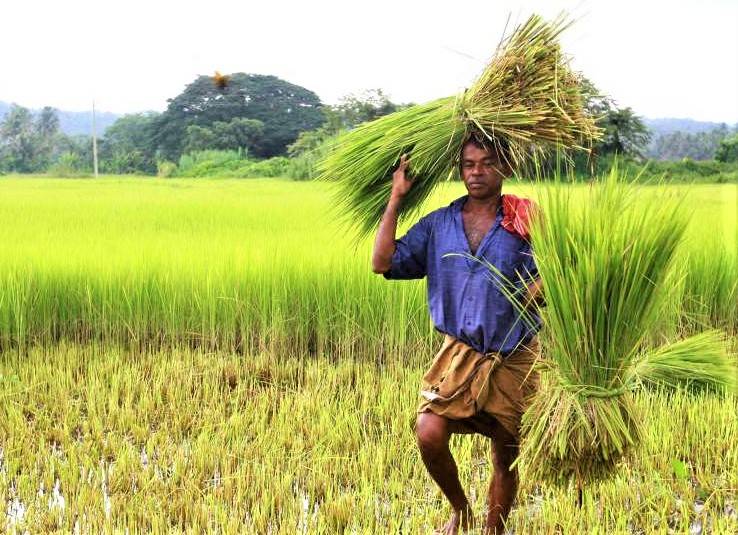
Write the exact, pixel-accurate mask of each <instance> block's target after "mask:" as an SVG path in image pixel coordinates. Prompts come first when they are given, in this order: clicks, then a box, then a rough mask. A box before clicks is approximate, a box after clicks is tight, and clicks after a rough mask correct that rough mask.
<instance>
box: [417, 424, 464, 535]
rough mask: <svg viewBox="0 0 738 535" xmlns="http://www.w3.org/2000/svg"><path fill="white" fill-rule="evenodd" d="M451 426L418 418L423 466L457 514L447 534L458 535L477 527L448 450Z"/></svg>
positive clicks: (448, 526) (446, 530)
mask: <svg viewBox="0 0 738 535" xmlns="http://www.w3.org/2000/svg"><path fill="white" fill-rule="evenodd" d="M451 433H452V425H451V422H450V421H449V420H448V419H447V418H444V417H443V416H438V415H437V414H434V413H432V412H423V413H420V414H418V419H417V421H416V423H415V435H416V438H417V441H418V447H419V448H420V455H421V457H422V458H423V463H424V464H425V467H426V468H427V469H428V472H429V473H430V475H431V477H432V478H433V480H434V481H435V482H436V483H437V484H438V486H439V487H440V488H441V492H443V494H444V496H446V498H447V499H448V501H449V502H450V503H451V507H452V508H453V513H452V515H451V519H450V520H449V521H448V523H447V524H446V526H445V528H444V533H447V534H451V535H453V534H456V533H460V532H462V531H463V530H466V529H469V528H471V527H473V525H474V518H473V515H472V510H471V506H470V505H469V501H468V500H467V499H466V495H465V494H464V490H463V489H462V487H461V482H460V481H459V471H458V468H457V467H456V462H454V458H453V456H452V455H451V450H450V449H449V447H448V443H449V438H450V437H451Z"/></svg>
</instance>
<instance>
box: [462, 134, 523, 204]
mask: <svg viewBox="0 0 738 535" xmlns="http://www.w3.org/2000/svg"><path fill="white" fill-rule="evenodd" d="M459 171H460V173H461V179H462V180H463V181H464V185H465V186H466V190H467V191H468V192H469V196H470V197H472V198H474V199H479V200H484V199H489V198H493V197H497V196H499V195H500V192H501V190H502V181H503V180H504V179H505V178H507V177H508V176H510V175H511V174H512V167H511V165H510V159H509V156H508V149H507V145H506V144H505V143H504V142H500V141H497V142H495V143H493V142H491V141H489V140H488V139H486V138H483V137H482V136H479V135H471V136H469V138H468V139H467V140H466V141H465V142H464V144H463V146H462V147H461V158H460V162H459Z"/></svg>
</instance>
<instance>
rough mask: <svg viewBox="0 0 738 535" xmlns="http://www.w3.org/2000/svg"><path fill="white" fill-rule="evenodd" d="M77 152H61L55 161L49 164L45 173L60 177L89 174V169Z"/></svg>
mask: <svg viewBox="0 0 738 535" xmlns="http://www.w3.org/2000/svg"><path fill="white" fill-rule="evenodd" d="M85 167H86V166H85V165H84V163H83V162H82V158H80V156H79V154H77V153H76V152H63V153H61V154H60V155H59V157H58V158H57V160H56V162H55V163H53V164H52V165H50V166H49V168H48V169H47V171H46V173H47V174H49V175H52V176H58V177H62V178H70V177H81V176H89V175H90V170H89V169H86V168H85Z"/></svg>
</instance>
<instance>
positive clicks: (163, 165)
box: [156, 160, 177, 178]
mask: <svg viewBox="0 0 738 535" xmlns="http://www.w3.org/2000/svg"><path fill="white" fill-rule="evenodd" d="M176 172H177V164H176V163H174V162H170V161H168V160H162V161H159V162H156V176H159V177H161V178H169V177H171V176H174V174H175V173H176Z"/></svg>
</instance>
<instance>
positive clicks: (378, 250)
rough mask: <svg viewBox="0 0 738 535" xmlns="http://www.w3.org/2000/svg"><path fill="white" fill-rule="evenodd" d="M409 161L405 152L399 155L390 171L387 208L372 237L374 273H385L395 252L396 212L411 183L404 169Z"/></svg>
mask: <svg viewBox="0 0 738 535" xmlns="http://www.w3.org/2000/svg"><path fill="white" fill-rule="evenodd" d="M409 163H410V162H409V161H408V158H407V154H403V155H402V156H400V165H398V166H397V169H396V170H395V172H394V173H392V193H391V194H390V198H389V202H388V203H387V208H385V210H384V215H382V220H381V221H380V222H379V229H378V230H377V237H376V238H375V239H374V251H373V253H372V271H374V273H385V272H387V270H389V269H390V267H392V255H393V254H394V252H395V232H397V214H399V212H400V205H401V204H402V199H403V197H405V195H407V192H408V191H410V188H411V187H412V185H413V181H412V180H408V178H407V177H406V176H405V171H406V170H407V166H408V164H409Z"/></svg>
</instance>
